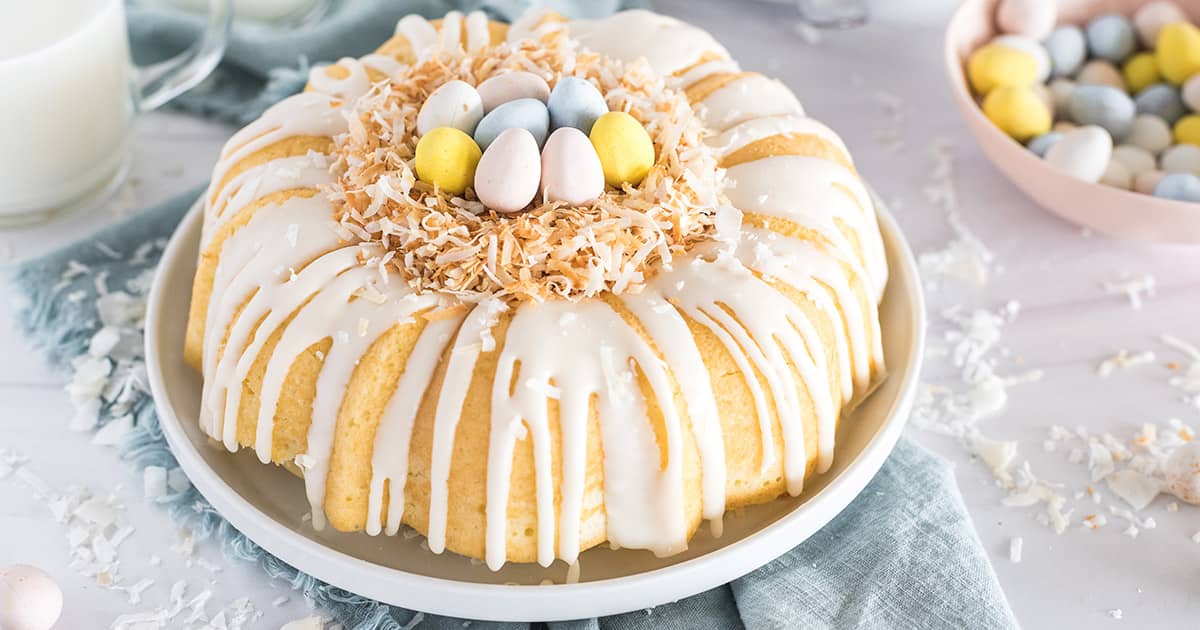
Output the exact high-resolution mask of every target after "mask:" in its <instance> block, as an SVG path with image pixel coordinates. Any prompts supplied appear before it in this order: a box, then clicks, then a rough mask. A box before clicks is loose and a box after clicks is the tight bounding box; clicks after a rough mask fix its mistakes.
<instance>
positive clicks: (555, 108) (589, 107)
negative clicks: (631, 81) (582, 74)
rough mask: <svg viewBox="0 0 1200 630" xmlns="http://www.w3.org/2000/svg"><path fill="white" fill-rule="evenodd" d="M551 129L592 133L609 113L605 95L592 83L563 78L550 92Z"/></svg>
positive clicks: (576, 78) (548, 104) (573, 78)
mask: <svg viewBox="0 0 1200 630" xmlns="http://www.w3.org/2000/svg"><path fill="white" fill-rule="evenodd" d="M546 106H547V107H548V108H549V109H550V129H551V130H554V129H559V128H561V127H574V128H576V129H578V130H580V131H582V132H583V133H585V134H588V133H591V131H592V125H593V124H594V123H595V122H596V119H597V118H599V117H601V116H603V115H604V114H607V113H608V103H605V102H604V95H603V94H601V93H600V90H597V89H596V86H594V85H592V82H591V81H587V80H585V79H580V78H578V77H563V78H561V79H559V80H558V83H556V84H555V85H554V89H553V90H551V91H550V101H549V102H548V103H547V104H546Z"/></svg>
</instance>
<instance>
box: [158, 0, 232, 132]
mask: <svg viewBox="0 0 1200 630" xmlns="http://www.w3.org/2000/svg"><path fill="white" fill-rule="evenodd" d="M231 24H233V0H209V2H208V23H207V24H206V25H205V27H204V33H203V34H202V35H201V36H200V39H198V40H196V43H195V44H192V46H191V47H190V48H188V49H187V50H185V51H183V52H182V53H180V54H178V55H176V56H174V57H172V58H170V59H167V60H166V61H162V62H159V63H156V64H151V65H149V66H145V67H143V68H138V71H137V76H138V86H139V88H140V91H141V97H140V98H139V99H138V111H143V112H147V111H150V110H154V109H158V108H159V107H161V106H162V105H163V104H164V103H166V102H167V101H170V100H171V99H173V98H175V97H176V96H179V95H180V94H183V93H184V92H186V91H188V90H190V89H192V88H193V87H195V86H196V84H197V83H200V82H201V81H203V80H204V78H205V77H207V76H208V75H209V73H210V72H212V71H213V68H216V67H217V63H218V62H220V61H221V55H223V54H224V53H225V45H226V44H227V43H228V41H229V27H230V25H231Z"/></svg>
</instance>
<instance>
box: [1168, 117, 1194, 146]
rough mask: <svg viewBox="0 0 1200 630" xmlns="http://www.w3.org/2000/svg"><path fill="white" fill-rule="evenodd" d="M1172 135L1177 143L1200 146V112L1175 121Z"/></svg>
mask: <svg viewBox="0 0 1200 630" xmlns="http://www.w3.org/2000/svg"><path fill="white" fill-rule="evenodd" d="M1172 136H1173V137H1174V138H1175V143H1176V144H1192V145H1196V146H1200V114H1188V115H1187V116H1184V117H1183V118H1180V119H1179V121H1178V122H1176V123H1175V128H1174V129H1173V130H1172Z"/></svg>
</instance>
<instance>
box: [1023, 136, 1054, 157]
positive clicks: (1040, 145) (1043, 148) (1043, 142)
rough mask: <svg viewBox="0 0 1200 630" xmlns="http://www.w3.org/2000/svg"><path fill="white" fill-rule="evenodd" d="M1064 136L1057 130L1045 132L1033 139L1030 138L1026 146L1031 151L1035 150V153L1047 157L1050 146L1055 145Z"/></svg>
mask: <svg viewBox="0 0 1200 630" xmlns="http://www.w3.org/2000/svg"><path fill="white" fill-rule="evenodd" d="M1062 136H1063V135H1062V134H1061V133H1058V132H1057V131H1051V132H1049V133H1044V134H1042V135H1040V136H1038V137H1036V138H1034V139H1033V140H1030V141H1029V142H1028V143H1027V144H1026V145H1025V147H1026V148H1027V149H1029V150H1030V151H1033V153H1034V155H1037V156H1038V157H1046V152H1047V151H1049V150H1050V147H1052V146H1054V144H1055V143H1056V142H1058V141H1059V140H1062Z"/></svg>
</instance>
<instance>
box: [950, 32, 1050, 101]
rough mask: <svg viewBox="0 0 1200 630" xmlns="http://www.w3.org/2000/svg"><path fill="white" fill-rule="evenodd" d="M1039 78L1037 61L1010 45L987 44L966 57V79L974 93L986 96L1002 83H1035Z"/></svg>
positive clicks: (1021, 84) (1023, 84)
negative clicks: (969, 81) (968, 80)
mask: <svg viewBox="0 0 1200 630" xmlns="http://www.w3.org/2000/svg"><path fill="white" fill-rule="evenodd" d="M1037 77H1038V64H1037V60H1036V59H1034V58H1033V56H1032V55H1030V54H1028V53H1025V52H1022V51H1020V50H1017V49H1015V48H1013V47H1011V46H1004V45H1001V44H988V45H986V46H983V47H981V48H978V49H976V50H975V52H973V53H971V56H970V57H968V58H967V78H968V79H970V80H971V87H973V88H975V93H976V94H980V95H983V96H986V95H987V94H989V93H991V91H992V90H994V89H996V88H998V87H1001V86H1006V85H1020V86H1027V85H1033V84H1034V83H1036V82H1037Z"/></svg>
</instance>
